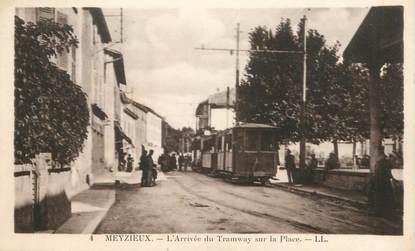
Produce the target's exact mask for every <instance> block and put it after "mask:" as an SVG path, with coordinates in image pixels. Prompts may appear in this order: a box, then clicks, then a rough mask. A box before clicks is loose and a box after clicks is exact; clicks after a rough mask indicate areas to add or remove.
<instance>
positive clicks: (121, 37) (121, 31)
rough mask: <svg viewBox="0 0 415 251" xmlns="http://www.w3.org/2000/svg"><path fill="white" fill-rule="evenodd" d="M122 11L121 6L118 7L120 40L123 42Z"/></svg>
mask: <svg viewBox="0 0 415 251" xmlns="http://www.w3.org/2000/svg"><path fill="white" fill-rule="evenodd" d="M122 33H123V13H122V8H120V42H121V43H123V34H122Z"/></svg>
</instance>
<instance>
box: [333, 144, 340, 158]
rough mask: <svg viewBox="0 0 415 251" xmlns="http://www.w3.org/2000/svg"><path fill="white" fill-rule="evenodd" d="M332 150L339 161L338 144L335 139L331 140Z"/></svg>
mask: <svg viewBox="0 0 415 251" xmlns="http://www.w3.org/2000/svg"><path fill="white" fill-rule="evenodd" d="M333 149H334V154H335V155H336V158H337V159H339V144H338V143H337V139H334V140H333Z"/></svg>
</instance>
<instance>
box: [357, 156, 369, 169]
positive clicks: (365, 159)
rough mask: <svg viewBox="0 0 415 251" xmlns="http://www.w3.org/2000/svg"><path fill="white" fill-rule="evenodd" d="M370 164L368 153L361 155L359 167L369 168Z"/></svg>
mask: <svg viewBox="0 0 415 251" xmlns="http://www.w3.org/2000/svg"><path fill="white" fill-rule="evenodd" d="M369 166H370V157H369V155H367V154H365V155H363V158H362V159H361V160H360V165H359V167H360V168H369Z"/></svg>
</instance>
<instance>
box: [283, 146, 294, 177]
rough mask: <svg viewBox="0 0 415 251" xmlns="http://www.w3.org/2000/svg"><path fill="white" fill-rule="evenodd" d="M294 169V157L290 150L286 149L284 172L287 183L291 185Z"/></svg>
mask: <svg viewBox="0 0 415 251" xmlns="http://www.w3.org/2000/svg"><path fill="white" fill-rule="evenodd" d="M294 169H295V158H294V155H292V154H291V151H290V149H287V151H286V152H285V170H286V171H287V176H288V183H289V184H292V183H293V181H294V179H293V171H294Z"/></svg>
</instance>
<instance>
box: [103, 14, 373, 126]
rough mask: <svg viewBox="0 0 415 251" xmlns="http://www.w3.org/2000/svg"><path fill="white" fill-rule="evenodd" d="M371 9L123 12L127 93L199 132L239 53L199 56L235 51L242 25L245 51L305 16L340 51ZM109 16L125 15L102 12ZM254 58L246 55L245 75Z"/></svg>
mask: <svg viewBox="0 0 415 251" xmlns="http://www.w3.org/2000/svg"><path fill="white" fill-rule="evenodd" d="M368 10H369V9H368V8H318V9H195V8H189V9H186V8H180V9H123V40H124V41H123V43H122V44H114V45H110V46H112V48H114V49H118V50H120V51H121V52H122V53H123V55H124V61H125V64H124V65H125V73H126V78H127V86H128V87H127V89H126V91H127V95H129V96H130V97H132V98H134V99H135V100H136V101H137V102H140V103H143V104H145V105H147V106H149V107H151V108H153V109H154V110H155V111H157V112H158V113H159V114H161V115H162V116H164V117H165V118H166V120H167V122H168V123H169V124H170V125H172V126H173V127H175V128H179V127H180V128H181V127H183V126H191V127H193V128H194V127H195V110H196V107H197V105H198V104H199V103H200V102H201V101H203V100H206V99H207V97H208V96H209V95H210V94H213V93H215V92H217V91H218V90H220V91H223V90H226V87H227V86H230V87H234V85H235V55H230V53H228V52H218V51H201V50H195V48H196V47H200V46H201V45H202V44H203V45H204V46H205V47H214V48H235V46H236V24H237V23H240V29H241V31H242V33H241V34H240V48H241V49H248V48H249V42H248V34H249V32H250V31H251V30H252V29H253V28H255V27H256V26H260V25H261V26H264V25H265V26H266V27H268V28H270V29H275V27H276V26H277V25H278V24H279V22H280V21H281V19H282V18H290V19H291V21H292V26H293V29H294V31H296V30H297V24H298V23H299V21H300V18H302V17H303V16H304V15H306V16H307V28H309V29H316V30H318V31H319V32H320V33H321V34H323V35H324V36H325V38H326V40H327V44H328V45H333V44H334V43H335V42H336V41H339V42H340V44H341V45H342V46H341V48H340V53H342V51H343V50H344V49H345V47H346V46H347V44H348V42H349V41H350V40H351V38H352V36H353V34H354V32H355V31H356V30H357V28H358V27H359V25H360V23H361V22H362V20H363V18H364V17H365V15H366V14H367V12H368ZM104 14H105V15H113V14H119V9H104ZM107 22H108V24H109V28H110V32H111V35H112V38H113V41H117V40H119V38H120V18H119V17H116V16H108V17H107ZM247 60H248V55H247V54H246V53H244V52H242V53H241V54H240V69H241V77H243V74H244V68H245V65H246V63H247Z"/></svg>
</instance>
